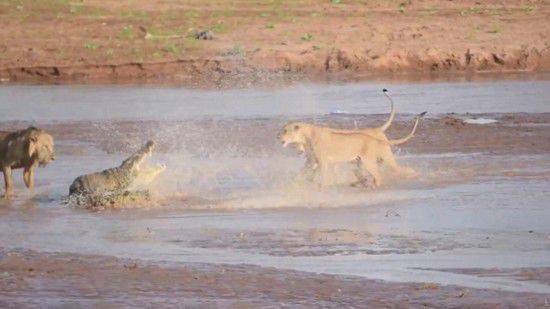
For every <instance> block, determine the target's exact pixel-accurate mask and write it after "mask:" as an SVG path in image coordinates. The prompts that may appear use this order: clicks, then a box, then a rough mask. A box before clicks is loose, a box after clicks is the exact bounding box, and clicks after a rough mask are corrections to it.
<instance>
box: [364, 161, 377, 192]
mask: <svg viewBox="0 0 550 309" xmlns="http://www.w3.org/2000/svg"><path fill="white" fill-rule="evenodd" d="M361 166H362V168H363V171H364V172H369V173H370V174H371V175H372V178H373V179H374V180H373V181H374V183H373V186H374V187H375V188H376V187H379V186H380V185H382V177H381V176H380V172H379V171H378V164H377V163H376V158H374V159H366V160H365V159H363V158H362V159H361Z"/></svg>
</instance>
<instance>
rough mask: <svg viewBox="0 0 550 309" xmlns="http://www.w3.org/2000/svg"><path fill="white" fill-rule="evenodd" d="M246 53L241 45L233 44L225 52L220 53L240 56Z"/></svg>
mask: <svg viewBox="0 0 550 309" xmlns="http://www.w3.org/2000/svg"><path fill="white" fill-rule="evenodd" d="M245 55H246V52H245V50H244V48H243V47H242V45H240V44H235V45H234V46H233V47H232V48H231V49H229V50H228V51H226V52H223V53H222V56H240V57H244V56H245Z"/></svg>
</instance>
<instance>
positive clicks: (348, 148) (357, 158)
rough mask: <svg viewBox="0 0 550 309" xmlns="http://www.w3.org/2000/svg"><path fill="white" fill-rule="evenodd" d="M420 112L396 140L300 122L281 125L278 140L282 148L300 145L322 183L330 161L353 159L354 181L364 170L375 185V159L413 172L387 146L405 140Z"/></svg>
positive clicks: (361, 177)
mask: <svg viewBox="0 0 550 309" xmlns="http://www.w3.org/2000/svg"><path fill="white" fill-rule="evenodd" d="M424 115H425V113H422V114H420V115H418V116H417V117H416V119H415V123H414V127H413V129H412V131H411V133H409V135H408V136H406V137H404V138H401V139H396V140H388V139H387V138H386V140H382V139H379V138H376V137H374V136H372V135H370V134H366V133H363V132H361V131H338V130H334V129H331V128H325V127H316V126H314V125H311V124H307V123H301V122H293V123H289V124H287V125H285V126H284V128H283V130H282V132H281V133H280V134H279V139H280V141H281V142H282V144H283V146H284V147H286V146H288V145H291V144H298V145H301V146H302V147H303V148H304V150H305V152H306V154H307V155H309V156H310V160H311V161H312V162H314V164H316V165H317V167H318V168H320V171H321V183H322V185H327V184H328V183H329V169H331V168H332V167H333V166H334V164H337V163H349V162H356V163H358V166H359V167H360V171H356V173H355V175H356V177H357V178H358V182H357V183H363V182H364V181H365V179H364V172H369V173H370V174H371V175H372V176H373V178H374V186H375V187H376V186H379V185H380V184H381V182H382V181H381V177H380V173H379V171H378V162H379V161H381V162H384V163H385V164H387V165H388V166H390V167H391V168H392V169H393V170H394V171H397V172H399V173H404V174H414V171H413V170H412V169H410V168H407V167H402V166H400V165H399V164H397V162H396V160H395V157H394V156H393V152H392V150H391V146H392V145H399V144H402V143H404V142H406V141H407V140H409V139H410V138H411V137H412V136H413V135H414V133H415V131H416V128H417V126H418V122H419V120H420V118H421V117H422V116H424ZM317 167H316V168H317Z"/></svg>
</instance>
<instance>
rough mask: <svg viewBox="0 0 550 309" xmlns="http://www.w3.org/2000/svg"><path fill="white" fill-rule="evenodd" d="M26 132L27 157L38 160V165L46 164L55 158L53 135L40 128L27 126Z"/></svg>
mask: <svg viewBox="0 0 550 309" xmlns="http://www.w3.org/2000/svg"><path fill="white" fill-rule="evenodd" d="M27 132H28V144H27V152H28V155H29V157H30V158H31V159H32V160H33V161H35V162H38V164H40V166H45V165H46V164H48V163H50V162H51V161H53V160H55V150H54V145H53V137H52V136H51V135H49V134H48V133H46V132H45V131H44V130H40V129H37V128H34V127H30V128H28V129H27Z"/></svg>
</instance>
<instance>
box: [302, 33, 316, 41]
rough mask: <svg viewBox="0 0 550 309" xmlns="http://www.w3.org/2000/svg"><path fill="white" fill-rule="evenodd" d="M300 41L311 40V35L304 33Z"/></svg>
mask: <svg viewBox="0 0 550 309" xmlns="http://www.w3.org/2000/svg"><path fill="white" fill-rule="evenodd" d="M301 39H302V41H311V39H313V35H312V34H311V33H307V32H306V33H304V35H302V37H301Z"/></svg>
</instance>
